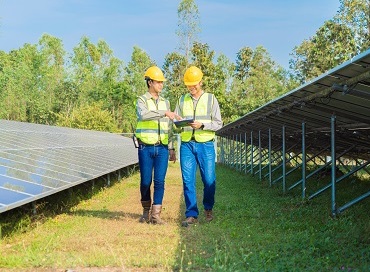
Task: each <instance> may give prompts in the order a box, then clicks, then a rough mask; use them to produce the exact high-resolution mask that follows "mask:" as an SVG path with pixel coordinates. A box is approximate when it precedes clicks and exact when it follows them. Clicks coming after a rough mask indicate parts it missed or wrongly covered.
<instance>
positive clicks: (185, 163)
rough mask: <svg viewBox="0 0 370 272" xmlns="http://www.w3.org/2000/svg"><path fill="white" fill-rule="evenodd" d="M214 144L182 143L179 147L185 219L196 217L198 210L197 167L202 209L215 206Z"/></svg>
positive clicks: (209, 208)
mask: <svg viewBox="0 0 370 272" xmlns="http://www.w3.org/2000/svg"><path fill="white" fill-rule="evenodd" d="M215 158H216V154H215V148H214V143H213V142H212V141H211V142H206V143H197V142H194V141H190V142H182V143H181V147H180V165H181V173H182V181H183V187H184V198H185V205H186V211H185V216H186V217H190V216H192V217H196V218H197V217H198V215H199V210H198V205H197V194H196V179H195V177H196V172H197V165H198V166H199V170H200V175H201V177H202V182H203V186H204V187H203V188H204V189H203V207H204V209H205V210H212V208H213V205H214V204H215V192H216V172H215V168H216V165H215Z"/></svg>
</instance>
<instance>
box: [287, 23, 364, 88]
mask: <svg viewBox="0 0 370 272" xmlns="http://www.w3.org/2000/svg"><path fill="white" fill-rule="evenodd" d="M356 47H357V45H356V42H355V33H354V31H353V30H352V29H350V28H349V27H347V26H346V25H343V24H338V23H336V22H334V21H333V20H329V21H326V22H325V23H324V25H323V26H322V27H320V28H319V30H318V31H317V32H316V34H315V35H314V36H313V37H312V38H311V39H310V40H305V41H304V42H303V43H302V44H301V45H300V46H298V47H295V48H294V53H293V54H292V55H293V57H294V59H293V60H291V61H290V67H291V68H292V69H293V70H295V71H296V74H297V77H298V79H299V80H300V82H301V83H304V82H306V81H308V80H311V79H313V78H315V77H317V76H319V75H321V74H323V73H325V72H326V71H328V70H330V69H332V68H334V67H335V66H337V65H339V64H341V63H343V62H344V61H346V60H348V59H350V58H351V57H353V56H354V55H356V54H357V49H356Z"/></svg>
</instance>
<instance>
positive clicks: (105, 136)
mask: <svg viewBox="0 0 370 272" xmlns="http://www.w3.org/2000/svg"><path fill="white" fill-rule="evenodd" d="M0 139H1V140H0V213H1V212H4V211H7V210H9V209H12V208H15V207H19V206H21V205H24V204H27V203H29V202H32V201H34V200H37V199H40V198H43V197H46V196H48V195H51V194H53V193H56V192H59V191H61V190H65V189H67V188H70V187H73V186H75V185H78V184H80V183H83V182H86V181H89V180H92V179H94V178H97V177H100V176H103V175H105V174H109V173H111V172H114V171H116V170H119V169H122V168H124V167H127V166H129V165H133V164H136V163H137V162H138V158H137V150H136V149H135V148H134V146H133V143H132V141H131V139H130V138H127V137H123V136H121V135H118V134H112V133H106V132H98V131H89V130H80V129H71V128H62V127H54V126H46V125H37V124H30V123H23V122H14V121H7V120H0Z"/></svg>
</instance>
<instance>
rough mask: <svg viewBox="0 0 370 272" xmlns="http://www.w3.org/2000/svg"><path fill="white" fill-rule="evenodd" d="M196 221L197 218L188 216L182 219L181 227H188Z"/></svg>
mask: <svg viewBox="0 0 370 272" xmlns="http://www.w3.org/2000/svg"><path fill="white" fill-rule="evenodd" d="M195 223H198V219H197V218H195V217H192V216H189V217H187V218H186V219H185V221H182V223H181V226H183V227H189V226H190V225H192V224H195Z"/></svg>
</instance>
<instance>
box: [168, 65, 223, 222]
mask: <svg viewBox="0 0 370 272" xmlns="http://www.w3.org/2000/svg"><path fill="white" fill-rule="evenodd" d="M202 78H203V73H202V71H201V70H200V69H199V68H198V67H196V66H191V67H189V68H188V69H187V70H186V71H185V74H184V83H185V85H186V87H187V89H188V91H189V93H187V94H185V95H182V96H181V97H180V99H179V100H178V102H177V105H176V109H175V113H176V114H178V115H180V116H182V117H183V118H184V119H192V120H193V122H191V123H189V126H185V127H184V128H183V129H182V132H181V146H180V166H181V172H182V180H183V190H184V199H185V205H186V211H185V216H186V219H185V221H183V222H182V226H184V227H187V226H189V225H191V224H194V223H197V222H198V215H199V210H198V205H197V196H196V188H195V185H196V180H195V177H196V171H197V166H199V170H200V174H201V177H202V182H203V185H204V190H203V208H204V214H205V220H206V221H207V222H210V221H212V220H213V206H214V204H215V192H216V172H215V159H216V154H215V148H214V139H215V131H217V130H218V129H220V128H221V127H222V119H221V113H220V106H219V103H218V101H217V99H216V97H215V96H214V95H213V94H211V93H207V92H204V91H203V89H202Z"/></svg>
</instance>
